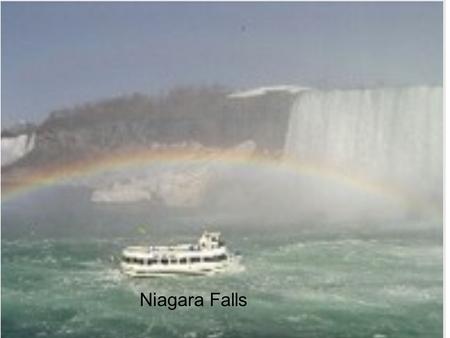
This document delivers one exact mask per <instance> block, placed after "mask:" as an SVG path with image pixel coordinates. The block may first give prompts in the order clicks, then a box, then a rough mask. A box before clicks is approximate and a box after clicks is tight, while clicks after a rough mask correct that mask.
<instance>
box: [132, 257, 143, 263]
mask: <svg viewBox="0 0 450 338" xmlns="http://www.w3.org/2000/svg"><path fill="white" fill-rule="evenodd" d="M133 262H134V263H135V264H144V260H143V259H142V258H135V259H134V260H133Z"/></svg>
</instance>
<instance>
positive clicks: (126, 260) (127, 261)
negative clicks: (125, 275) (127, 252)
mask: <svg viewBox="0 0 450 338" xmlns="http://www.w3.org/2000/svg"><path fill="white" fill-rule="evenodd" d="M122 261H124V262H126V263H129V262H130V259H129V258H128V257H127V256H122Z"/></svg>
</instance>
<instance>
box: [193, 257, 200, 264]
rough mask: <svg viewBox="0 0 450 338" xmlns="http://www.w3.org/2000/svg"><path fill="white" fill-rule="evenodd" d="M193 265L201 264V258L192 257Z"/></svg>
mask: <svg viewBox="0 0 450 338" xmlns="http://www.w3.org/2000/svg"><path fill="white" fill-rule="evenodd" d="M191 263H200V257H191Z"/></svg>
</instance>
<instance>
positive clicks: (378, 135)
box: [285, 87, 443, 200]
mask: <svg viewBox="0 0 450 338" xmlns="http://www.w3.org/2000/svg"><path fill="white" fill-rule="evenodd" d="M442 114H443V107H442V88H440V87H414V88H388V89H364V90H332V91H319V90H312V91H307V92H302V93H301V94H299V95H298V98H297V99H296V102H295V103H294V105H293V108H292V111H291V117H290V122H289V128H288V133H287V137H286V143H285V154H286V155H287V156H294V157H296V158H297V159H298V160H300V161H305V162H307V163H310V162H313V163H316V164H319V165H322V166H326V167H328V168H332V169H335V170H338V171H340V172H343V173H346V174H350V175H352V174H358V175H359V176H363V177H365V178H367V179H373V180H377V181H382V182H384V183H385V184H392V185H395V186H398V187H400V188H403V189H405V190H407V191H411V192H414V193H415V194H418V196H421V197H422V198H425V199H427V200H430V199H433V200H441V198H442V142H443V138H442V127H443V126H442V122H443V121H442V120H443V118H442Z"/></svg>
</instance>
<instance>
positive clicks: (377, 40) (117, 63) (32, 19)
mask: <svg viewBox="0 0 450 338" xmlns="http://www.w3.org/2000/svg"><path fill="white" fill-rule="evenodd" d="M1 9H2V122H3V124H4V126H5V125H9V124H11V123H14V122H17V121H20V120H31V121H41V120H42V119H43V118H45V116H47V115H48V113H49V112H50V111H51V110H54V109H59V108H62V107H68V106H72V105H74V104H77V103H83V102H86V101H90V100H97V99H101V98H107V97H111V96H115V95H118V94H125V93H131V92H136V91H137V92H143V93H160V92H161V91H165V90H167V89H170V88H172V87H174V86H177V85H210V84H222V85H226V86H230V87H236V88H246V87H254V86H260V85H271V84H299V85H306V86H313V87H326V88H348V87H359V86H382V85H383V86H397V85H419V84H420V85H441V84H442V72H443V67H442V52H443V47H442V3H439V2H438V3H436V2H435V3H419V2H413V3H386V2H381V3H352V2H349V3H331V4H330V3H278V4H277V3H246V4H242V3H5V2H3V3H2V4H1Z"/></svg>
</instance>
